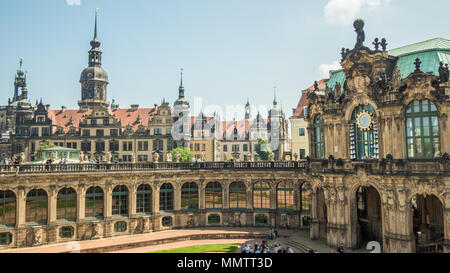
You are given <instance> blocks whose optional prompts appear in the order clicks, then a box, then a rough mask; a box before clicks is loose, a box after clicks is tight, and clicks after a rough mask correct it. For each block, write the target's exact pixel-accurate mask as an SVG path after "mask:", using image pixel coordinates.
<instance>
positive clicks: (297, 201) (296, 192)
mask: <svg viewBox="0 0 450 273" xmlns="http://www.w3.org/2000/svg"><path fill="white" fill-rule="evenodd" d="M294 185H295V184H294ZM300 202H301V196H300V187H299V186H295V188H294V210H295V211H298V212H299V211H300V209H301V205H300V204H301V203H300Z"/></svg>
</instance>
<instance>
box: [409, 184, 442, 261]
mask: <svg viewBox="0 0 450 273" xmlns="http://www.w3.org/2000/svg"><path fill="white" fill-rule="evenodd" d="M408 201H410V204H411V209H412V213H411V220H412V225H411V230H410V231H411V232H412V234H413V235H414V238H415V246H416V249H415V251H416V252H418V253H440V252H443V251H444V238H446V237H445V232H446V229H445V225H446V222H445V201H444V200H442V198H441V197H440V195H439V194H435V193H420V192H417V193H416V194H415V195H413V196H412V199H408Z"/></svg>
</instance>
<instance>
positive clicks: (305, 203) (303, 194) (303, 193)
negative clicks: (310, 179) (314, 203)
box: [300, 183, 311, 214]
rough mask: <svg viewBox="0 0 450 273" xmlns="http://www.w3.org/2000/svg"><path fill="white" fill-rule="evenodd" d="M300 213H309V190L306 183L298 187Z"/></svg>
mask: <svg viewBox="0 0 450 273" xmlns="http://www.w3.org/2000/svg"><path fill="white" fill-rule="evenodd" d="M300 211H301V212H302V213H303V214H308V213H310V211H311V190H310V189H309V185H308V184H306V183H303V184H302V185H301V186H300Z"/></svg>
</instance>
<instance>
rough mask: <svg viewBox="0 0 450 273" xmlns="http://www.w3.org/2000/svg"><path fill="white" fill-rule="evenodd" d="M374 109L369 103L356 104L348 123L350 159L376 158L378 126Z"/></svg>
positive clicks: (377, 152) (377, 153)
mask: <svg viewBox="0 0 450 273" xmlns="http://www.w3.org/2000/svg"><path fill="white" fill-rule="evenodd" d="M376 119H377V115H376V112H375V109H374V108H373V107H372V106H371V105H370V104H367V105H360V106H358V107H357V108H356V109H355V110H354V111H353V114H352V120H351V124H350V157H351V159H361V160H370V159H378V155H379V151H378V126H377V120H376Z"/></svg>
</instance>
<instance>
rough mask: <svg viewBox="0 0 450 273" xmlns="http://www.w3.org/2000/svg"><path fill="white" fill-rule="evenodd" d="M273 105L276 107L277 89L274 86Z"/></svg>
mask: <svg viewBox="0 0 450 273" xmlns="http://www.w3.org/2000/svg"><path fill="white" fill-rule="evenodd" d="M273 105H274V106H276V105H278V102H277V87H276V86H274V87H273Z"/></svg>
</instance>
